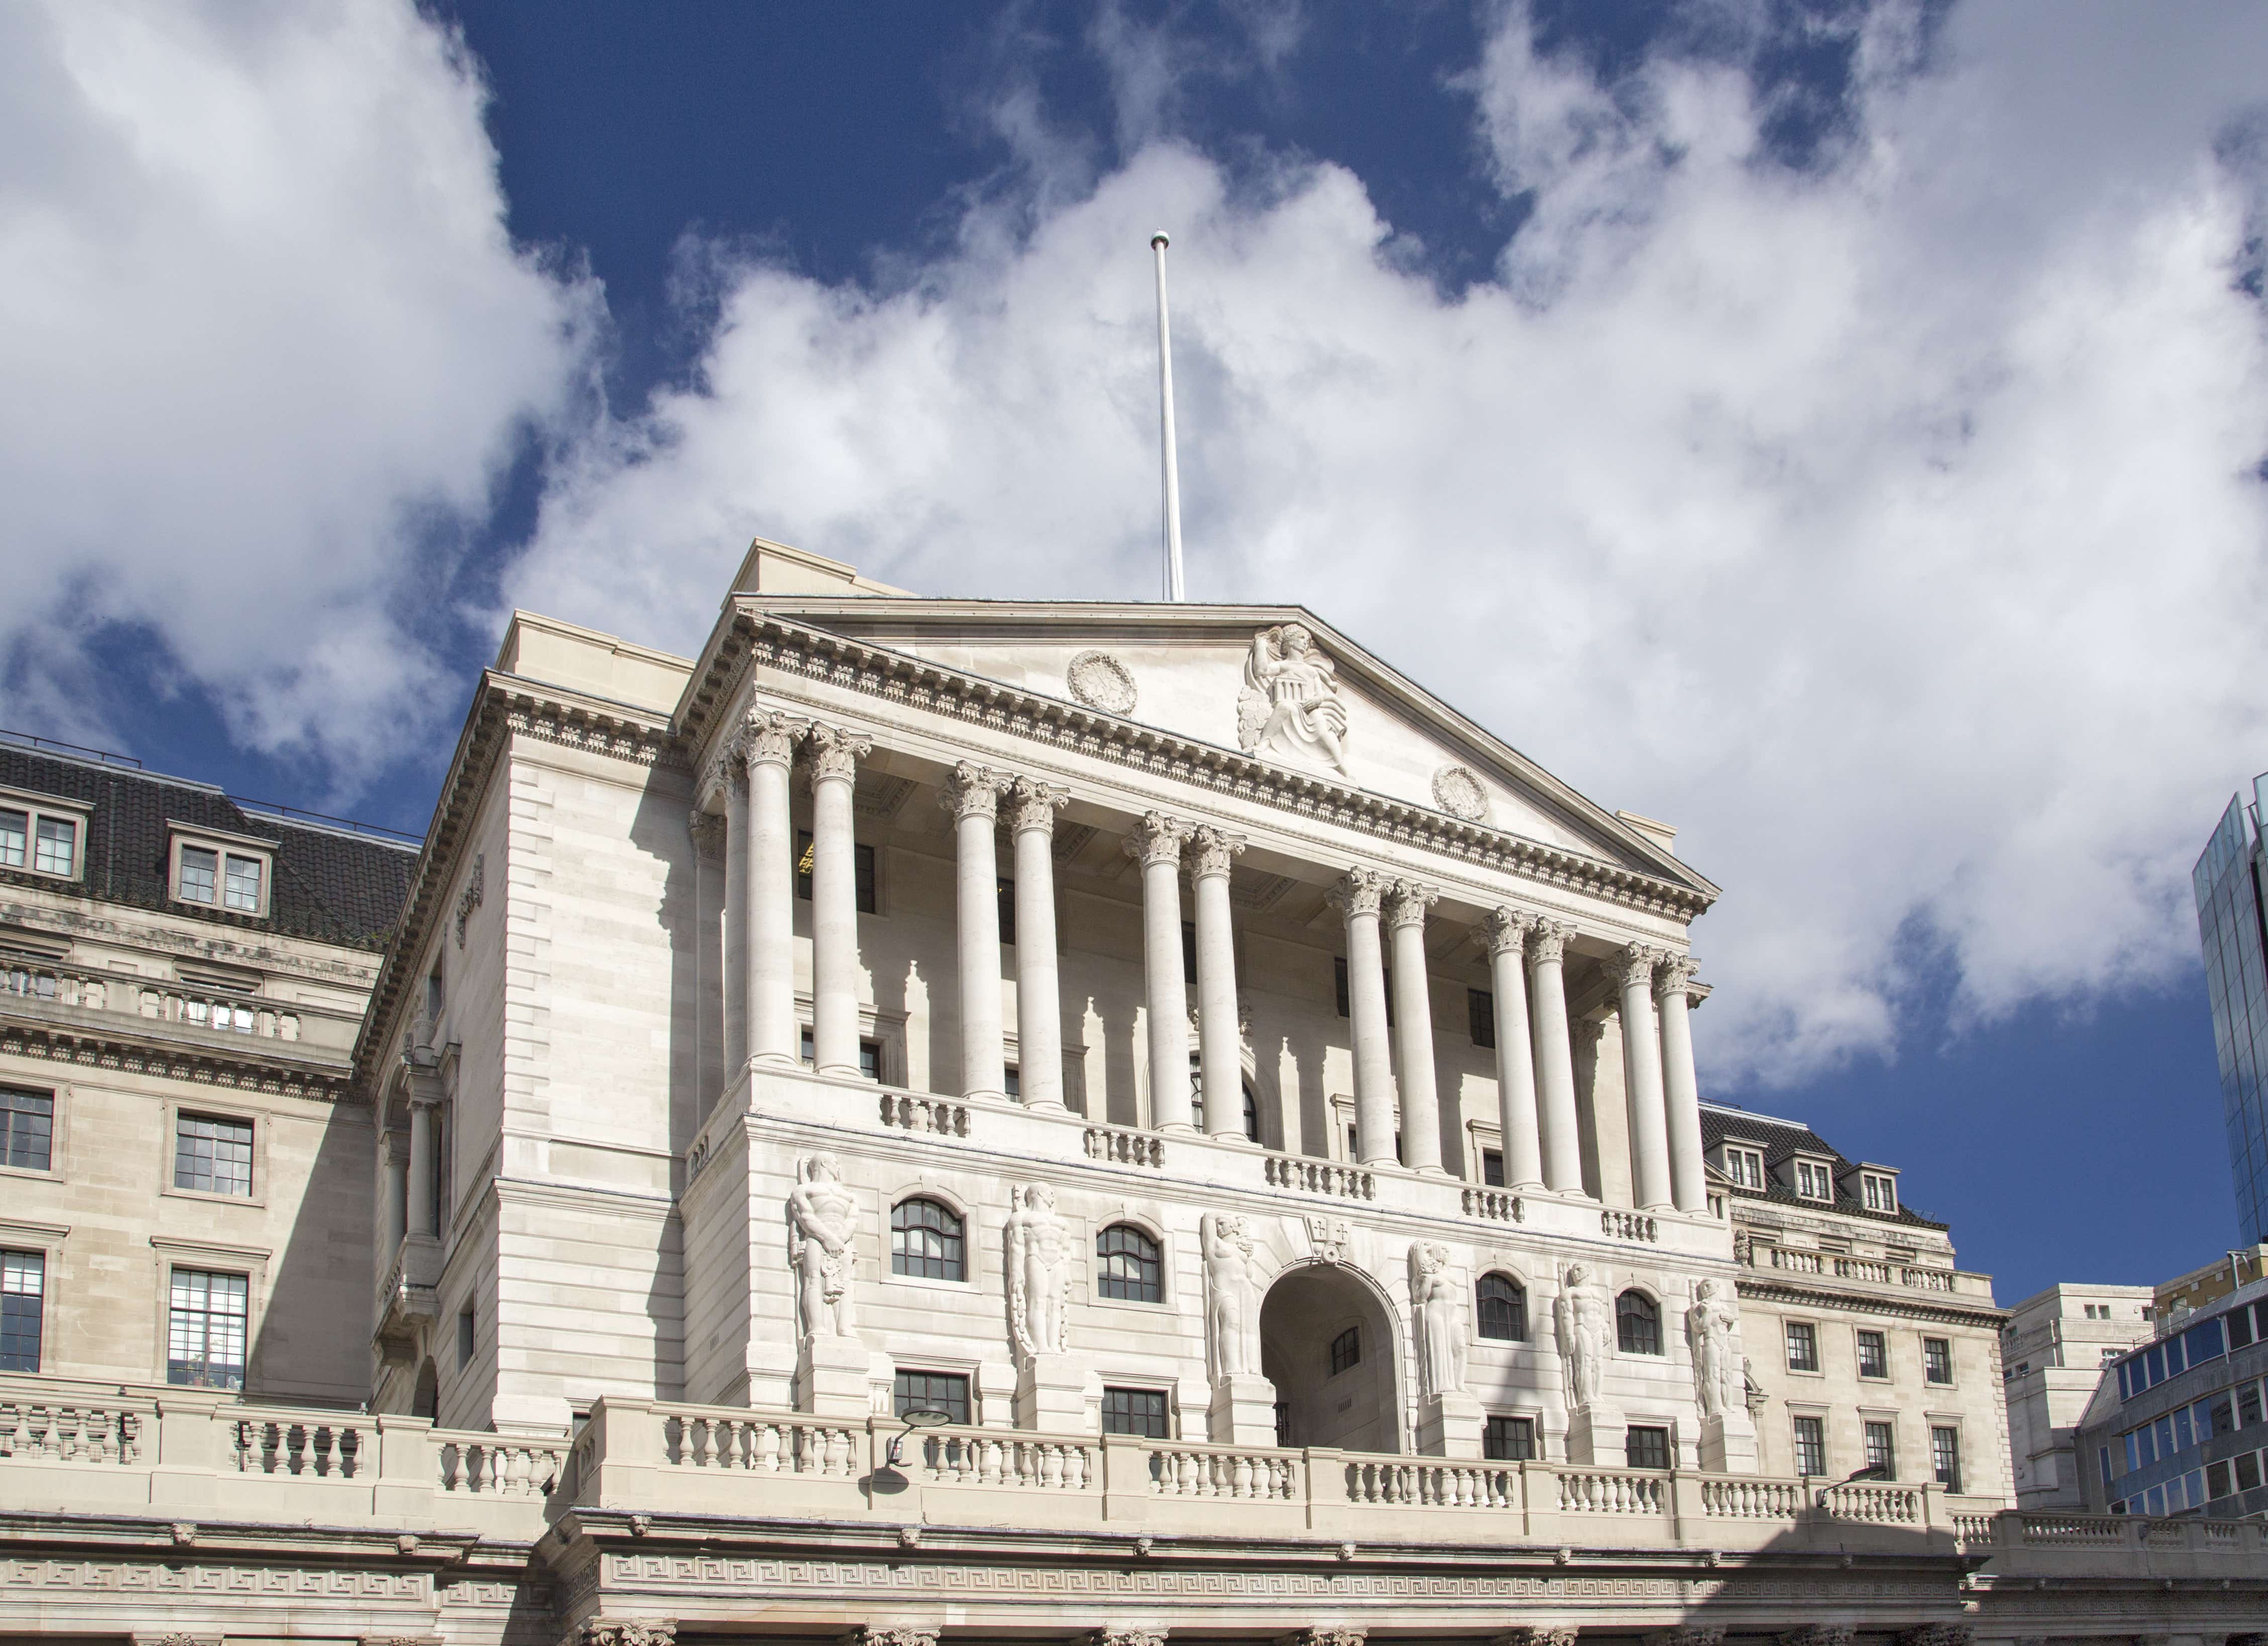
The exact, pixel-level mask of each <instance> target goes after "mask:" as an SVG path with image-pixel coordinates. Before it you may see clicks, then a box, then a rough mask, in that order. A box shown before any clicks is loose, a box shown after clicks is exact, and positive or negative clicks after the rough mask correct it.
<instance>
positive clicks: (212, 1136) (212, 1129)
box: [173, 1113, 252, 1194]
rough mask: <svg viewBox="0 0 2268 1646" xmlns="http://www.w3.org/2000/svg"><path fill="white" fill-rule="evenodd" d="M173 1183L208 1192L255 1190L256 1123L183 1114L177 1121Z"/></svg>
mask: <svg viewBox="0 0 2268 1646" xmlns="http://www.w3.org/2000/svg"><path fill="white" fill-rule="evenodd" d="M173 1186H174V1187H175V1188H176V1189H196V1190H199V1191H202V1192H204V1193H207V1194H250V1193H251V1192H252V1122H250V1121H249V1120H217V1119H214V1118H211V1117H210V1116H209V1115H201V1114H186V1113H185V1114H182V1115H180V1116H179V1117H177V1118H175V1120H174V1123H173Z"/></svg>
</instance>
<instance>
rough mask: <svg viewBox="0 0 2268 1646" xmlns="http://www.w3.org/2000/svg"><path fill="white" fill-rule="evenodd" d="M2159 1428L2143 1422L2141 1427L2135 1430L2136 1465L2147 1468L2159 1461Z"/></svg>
mask: <svg viewBox="0 0 2268 1646" xmlns="http://www.w3.org/2000/svg"><path fill="white" fill-rule="evenodd" d="M2157 1433H2158V1432H2157V1430H2156V1429H2154V1428H2151V1426H2150V1425H2149V1424H2147V1423H2145V1424H2143V1425H2142V1427H2141V1428H2138V1429H2136V1430H2135V1431H2134V1433H2133V1436H2132V1439H2133V1441H2134V1443H2135V1449H2136V1457H2135V1467H2137V1468H2145V1467H2147V1466H2148V1465H2151V1464H2154V1463H2155V1462H2157V1460H2158V1440H2157Z"/></svg>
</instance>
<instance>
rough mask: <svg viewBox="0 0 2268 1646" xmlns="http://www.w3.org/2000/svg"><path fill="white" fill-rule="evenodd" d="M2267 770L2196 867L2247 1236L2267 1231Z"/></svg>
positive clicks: (2251, 1241)
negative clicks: (2263, 826)
mask: <svg viewBox="0 0 2268 1646" xmlns="http://www.w3.org/2000/svg"><path fill="white" fill-rule="evenodd" d="M2264 786H2268V775H2264V776H2262V777H2259V778H2256V779H2253V783H2252V793H2253V803H2252V804H2251V805H2250V806H2247V805H2246V804H2245V803H2244V801H2243V800H2242V797H2238V798H2235V799H2232V800H2231V801H2229V802H2228V810H2227V811H2225V812H2223V813H2222V814H2221V816H2220V826H2219V827H2218V828H2216V829H2215V830H2213V838H2212V839H2211V840H2209V841H2207V842H2206V843H2205V855H2204V856H2202V857H2200V858H2198V862H2197V867H2195V868H2194V869H2192V870H2191V871H2190V882H2191V886H2192V887H2193V889H2195V891H2196V893H2197V908H2198V935H2199V936H2200V938H2201V939H2202V940H2203V941H2204V944H2205V989H2206V992H2207V993H2208V994H2209V995H2210V996H2211V998H2212V1001H2213V1048H2214V1050H2215V1051H2216V1052H2218V1053H2219V1054H2220V1096H2221V1110H2222V1113H2223V1115H2224V1117H2225V1118H2226V1119H2227V1121H2228V1160H2229V1165H2230V1168H2231V1170H2233V1171H2234V1172H2235V1177H2236V1215H2237V1219H2238V1221H2239V1222H2240V1223H2241V1224H2242V1229H2243V1241H2244V1244H2247V1245H2257V1244H2259V1243H2260V1242H2261V1241H2262V1240H2263V1239H2264V1238H2268V1092H2264V1090H2263V1074H2264V1071H2268V919H2264V917H2263V914H2262V908H2261V900H2260V890H2261V876H2262V862H2261V857H2262V853H2261V840H2260V801H2261V797H2262V793H2263V788H2264Z"/></svg>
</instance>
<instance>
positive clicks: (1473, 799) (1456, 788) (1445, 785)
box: [1433, 766, 1489, 823]
mask: <svg viewBox="0 0 2268 1646" xmlns="http://www.w3.org/2000/svg"><path fill="white" fill-rule="evenodd" d="M1433 803H1434V804H1435V805H1436V806H1439V807H1440V808H1441V809H1442V810H1443V811H1445V812H1447V813H1448V814H1449V816H1452V817H1462V818H1463V819H1464V820H1465V821H1466V822H1468V823H1478V822H1480V821H1481V820H1482V819H1483V818H1484V817H1486V816H1488V810H1489V803H1488V791H1487V790H1486V789H1484V788H1483V787H1482V786H1481V780H1480V779H1478V778H1477V777H1476V776H1474V775H1473V773H1472V771H1470V770H1469V768H1467V767H1464V766H1443V767H1442V768H1441V769H1440V771H1436V772H1435V773H1434V774H1433Z"/></svg>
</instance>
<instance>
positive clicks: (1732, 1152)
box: [1725, 1148, 1764, 1189]
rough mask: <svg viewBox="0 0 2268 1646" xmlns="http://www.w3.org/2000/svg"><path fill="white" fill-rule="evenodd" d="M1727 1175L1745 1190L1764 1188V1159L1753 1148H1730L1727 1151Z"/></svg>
mask: <svg viewBox="0 0 2268 1646" xmlns="http://www.w3.org/2000/svg"><path fill="white" fill-rule="evenodd" d="M1725 1175H1726V1176H1727V1177H1730V1178H1731V1179H1732V1180H1733V1182H1734V1185H1736V1186H1737V1187H1740V1188H1743V1189H1761V1188H1763V1187H1764V1155H1763V1154H1762V1153H1761V1152H1759V1151H1758V1150H1756V1149H1753V1148H1728V1149H1727V1150H1726V1151H1725Z"/></svg>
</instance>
